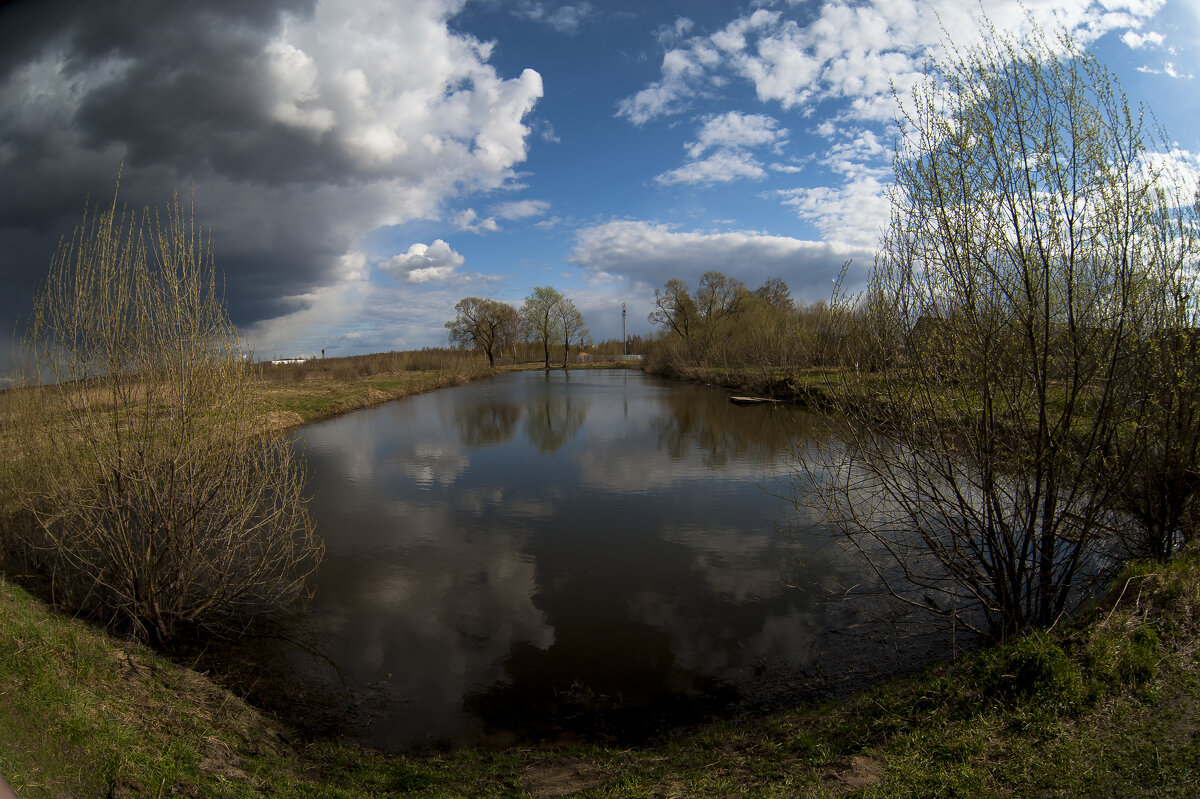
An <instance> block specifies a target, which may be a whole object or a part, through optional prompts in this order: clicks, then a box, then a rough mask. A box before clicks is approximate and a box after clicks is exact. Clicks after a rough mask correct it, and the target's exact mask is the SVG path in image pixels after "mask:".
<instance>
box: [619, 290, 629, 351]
mask: <svg viewBox="0 0 1200 799" xmlns="http://www.w3.org/2000/svg"><path fill="white" fill-rule="evenodd" d="M628 354H629V338H628V337H627V336H626V335H625V303H621V355H622V356H625V355H628Z"/></svg>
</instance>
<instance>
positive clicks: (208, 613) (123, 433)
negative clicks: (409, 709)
mask: <svg viewBox="0 0 1200 799" xmlns="http://www.w3.org/2000/svg"><path fill="white" fill-rule="evenodd" d="M26 344H27V349H26V355H27V358H28V362H27V363H28V366H27V374H26V380H27V382H28V383H29V384H30V387H29V388H27V390H24V391H22V392H20V393H19V397H20V406H21V407H20V408H19V409H18V410H17V412H16V413H17V415H18V417H19V424H18V425H17V427H18V429H19V431H20V433H21V434H22V436H23V440H24V443H25V451H24V453H23V456H22V464H21V466H20V473H21V476H22V480H21V487H20V489H19V491H18V494H19V502H20V504H21V506H22V507H23V508H24V509H25V510H26V511H27V512H28V513H29V514H30V515H31V516H32V518H33V519H34V520H35V525H34V529H33V531H32V532H30V533H29V534H28V535H26V536H25V537H24V540H23V544H24V547H25V548H26V551H27V554H28V555H29V557H31V558H32V559H33V560H34V561H35V562H36V563H37V564H38V565H40V567H41V568H42V569H44V570H46V571H48V572H49V573H50V575H51V576H52V579H53V584H54V586H55V590H56V593H57V598H59V599H60V600H65V601H67V602H69V603H73V604H75V605H76V606H77V607H79V608H82V609H84V610H85V611H88V612H92V613H95V614H97V615H103V616H105V617H106V618H107V619H108V620H109V621H111V622H113V623H115V624H117V625H120V626H127V627H128V628H129V629H131V630H132V631H133V632H134V634H136V635H138V636H140V637H144V638H147V639H150V640H152V641H155V642H160V643H161V642H165V641H168V640H170V639H172V638H174V637H176V636H177V635H179V634H180V633H182V632H183V631H184V630H185V629H189V628H190V629H192V630H197V629H198V630H203V631H207V632H209V633H217V634H224V633H231V632H235V631H238V630H240V629H242V628H244V626H245V625H246V624H248V623H249V622H250V621H251V620H253V619H255V618H258V617H261V616H263V615H264V614H272V613H276V612H280V611H284V610H286V609H288V608H289V607H291V606H292V604H293V603H294V602H295V601H296V600H298V599H300V598H302V597H304V596H305V594H306V580H307V578H308V576H309V575H310V574H311V572H312V571H313V569H314V568H315V566H316V564H317V561H318V560H319V558H320V555H321V552H322V545H321V544H320V542H319V541H318V539H317V538H316V536H315V534H314V530H313V524H312V521H311V519H310V517H309V515H308V512H307V507H306V504H305V500H304V497H303V494H302V489H303V486H304V479H305V478H304V467H303V463H302V460H301V459H300V457H299V456H297V455H296V454H295V453H294V452H293V451H292V449H291V447H290V444H289V442H288V441H287V440H285V439H283V438H263V437H258V436H256V435H254V430H255V420H254V417H253V414H252V413H251V412H250V409H249V407H248V400H249V398H250V397H249V390H250V387H251V381H252V379H253V375H252V374H251V372H250V370H249V369H247V368H246V364H245V363H244V356H243V352H242V348H241V345H240V341H239V338H238V335H237V331H236V329H235V328H234V326H233V324H232V323H231V322H230V320H229V318H228V316H227V314H226V312H225V309H224V307H223V305H222V303H221V301H220V298H219V296H218V294H217V291H216V273H215V269H214V265H213V250H212V244H211V241H210V240H207V239H205V238H204V236H203V233H202V231H201V230H200V229H199V228H198V227H197V226H196V224H195V221H194V216H193V214H192V212H191V210H190V209H187V208H184V207H183V206H182V205H181V204H180V202H179V200H178V197H176V198H175V199H174V200H173V201H172V202H171V203H170V204H169V205H168V206H167V207H166V208H165V209H164V210H163V211H162V213H161V215H160V213H159V212H154V211H150V210H149V209H147V210H145V211H143V212H142V213H141V214H134V213H131V212H129V211H128V210H126V209H125V208H123V207H121V206H119V205H118V204H117V201H116V199H115V197H114V200H113V203H112V205H111V206H110V207H109V208H107V209H102V210H96V209H92V210H89V211H87V212H85V214H84V218H83V222H82V223H81V225H80V226H79V227H78V228H76V230H75V232H74V234H73V235H72V237H71V238H70V239H68V240H64V241H63V242H62V243H61V244H60V246H59V248H58V251H57V252H56V253H55V255H54V258H53V260H52V262H51V266H50V271H49V275H48V277H47V279H46V282H45V285H44V287H43V289H42V290H41V292H40V294H39V296H38V299H37V301H36V305H35V310H34V314H33V318H32V320H31V323H30V328H29V331H28V335H27V339H26ZM37 384H40V387H38V385H37Z"/></svg>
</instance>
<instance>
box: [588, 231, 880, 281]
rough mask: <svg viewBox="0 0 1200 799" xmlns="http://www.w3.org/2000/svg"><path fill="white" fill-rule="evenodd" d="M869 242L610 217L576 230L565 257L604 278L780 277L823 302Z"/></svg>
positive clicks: (857, 275) (865, 256)
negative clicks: (697, 228) (691, 228)
mask: <svg viewBox="0 0 1200 799" xmlns="http://www.w3.org/2000/svg"><path fill="white" fill-rule="evenodd" d="M872 255H873V251H872V249H871V248H868V247H858V246H849V245H844V244H830V243H826V242H819V241H803V240H801V239H794V238H790V237H787V236H771V235H766V234H763V233H758V232H754V231H730V232H710V231H680V230H676V229H674V228H672V227H670V226H669V225H664V224H657V223H653V222H645V221H630V220H625V221H616V222H608V223H605V224H601V225H595V226H593V227H589V228H584V229H582V230H580V231H579V232H578V234H577V236H576V242H575V248H574V250H573V252H572V254H571V261H572V262H573V263H576V264H578V265H579V266H581V267H583V268H584V269H586V270H588V271H589V272H591V273H593V274H596V275H603V276H604V277H605V278H606V279H607V278H609V277H611V276H614V275H615V276H620V277H622V278H625V279H627V280H629V281H632V282H634V283H639V284H644V285H646V286H651V287H652V286H660V285H662V284H663V283H665V282H666V281H667V280H670V279H671V278H680V279H683V280H685V281H687V282H688V283H689V284H691V285H693V286H694V285H695V284H696V282H697V281H698V280H699V278H700V275H701V274H703V273H704V272H707V271H709V270H716V271H719V272H724V273H725V274H727V275H729V276H731V277H736V278H738V279H739V280H742V281H743V282H745V283H746V285H747V286H749V287H751V288H755V287H757V286H759V285H761V284H762V283H763V282H764V281H766V279H767V278H769V277H782V278H783V280H784V281H785V282H786V283H787V284H788V285H789V286H790V287H791V289H792V292H793V294H794V295H796V296H797V297H802V298H804V299H805V300H808V301H815V300H820V299H828V297H829V293H830V288H831V280H832V278H833V277H834V276H836V275H837V274H838V270H839V268H840V267H841V265H842V264H843V263H844V262H845V261H847V260H854V262H855V264H856V265H857V266H856V268H855V271H853V273H852V275H851V278H850V287H853V285H854V282H855V281H856V280H860V279H861V275H862V269H863V268H865V266H866V265H867V263H869V261H870V259H871V258H872Z"/></svg>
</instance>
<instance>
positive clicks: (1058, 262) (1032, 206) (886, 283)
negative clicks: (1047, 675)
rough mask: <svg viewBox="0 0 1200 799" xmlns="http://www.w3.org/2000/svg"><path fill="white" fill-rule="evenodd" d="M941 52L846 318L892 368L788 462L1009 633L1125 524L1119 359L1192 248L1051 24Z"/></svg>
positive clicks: (880, 541)
mask: <svg viewBox="0 0 1200 799" xmlns="http://www.w3.org/2000/svg"><path fill="white" fill-rule="evenodd" d="M951 52H952V55H951V56H950V57H949V58H948V59H947V60H946V61H944V62H941V63H938V64H934V65H932V68H931V70H930V71H929V73H928V77H927V80H926V82H925V83H924V84H923V85H922V86H921V87H919V88H918V91H917V93H916V99H915V100H914V102H913V104H912V105H911V106H909V107H906V108H904V109H903V115H902V118H901V130H902V134H903V144H902V147H901V149H900V150H899V152H898V153H897V156H896V159H895V162H894V169H895V177H896V183H895V188H894V190H893V192H892V196H891V205H892V215H891V224H890V226H889V229H888V231H887V233H886V235H885V238H884V241H883V244H882V249H881V252H880V254H879V256H878V257H877V260H876V263H875V266H874V270H873V272H872V275H871V278H870V287H871V288H870V292H871V302H870V303H869V310H870V314H871V324H870V325H866V326H865V327H864V328H863V332H864V333H865V334H869V335H872V336H875V337H876V338H877V339H878V342H877V346H875V347H873V350H874V351H876V352H878V353H881V354H882V355H881V357H883V358H884V359H885V362H884V363H882V364H881V367H882V368H881V371H880V372H879V373H878V374H875V375H870V376H867V377H865V378H860V377H859V376H858V375H857V373H849V374H848V376H847V379H846V382H845V384H844V386H843V390H842V392H841V394H840V397H839V400H838V403H837V405H838V410H839V411H840V412H841V413H842V415H843V416H844V418H845V419H846V420H847V425H848V432H847V436H846V440H845V446H844V448H842V449H839V450H837V451H836V452H835V451H831V450H828V449H827V450H825V456H824V457H822V458H809V460H808V461H806V463H805V465H804V477H805V479H806V480H811V481H813V482H814V484H815V486H816V489H817V491H816V497H817V498H818V499H819V501H820V502H821V503H822V504H823V507H824V509H825V510H826V511H827V512H828V513H830V515H831V516H832V518H833V519H834V521H835V522H836V523H837V524H838V525H839V527H840V528H841V529H842V530H843V531H844V532H845V533H846V534H847V540H849V541H850V542H852V543H853V544H854V545H855V546H856V547H857V548H858V549H859V550H860V551H861V552H862V553H864V554H865V555H867V557H868V558H869V560H870V561H871V563H872V564H873V565H874V566H875V567H876V568H877V570H878V571H879V573H880V575H881V576H882V577H884V579H885V581H886V582H887V583H888V585H889V586H890V587H891V588H892V589H893V590H894V591H895V592H896V593H897V594H898V595H902V596H904V597H906V598H907V599H909V600H910V601H911V600H915V601H916V602H917V603H919V604H925V603H926V602H928V603H929V604H931V605H933V606H935V607H939V608H941V609H943V610H946V611H948V612H953V610H952V609H954V608H958V607H962V606H963V605H969V606H971V607H974V608H977V609H978V610H979V611H981V612H982V617H983V618H984V619H985V621H986V626H987V627H988V628H989V629H990V631H991V632H992V633H993V634H995V635H998V636H1003V635H1006V634H1009V633H1011V632H1013V631H1015V630H1018V629H1020V628H1023V627H1026V626H1030V625H1049V624H1052V623H1053V622H1054V621H1055V620H1056V619H1057V618H1059V616H1060V615H1062V614H1063V613H1065V612H1067V611H1069V610H1070V609H1071V608H1072V606H1073V604H1074V602H1076V601H1077V600H1078V599H1079V598H1080V596H1081V595H1082V594H1081V592H1080V589H1081V588H1082V587H1083V586H1084V585H1085V584H1086V583H1087V581H1088V579H1089V577H1090V576H1091V575H1092V574H1093V573H1094V572H1095V571H1096V570H1097V568H1098V566H1099V561H1098V557H1099V553H1100V551H1101V550H1102V548H1103V545H1106V544H1107V543H1108V542H1109V541H1111V538H1112V534H1113V533H1114V532H1115V531H1116V529H1118V527H1119V526H1120V525H1121V524H1123V523H1125V519H1124V518H1122V517H1121V516H1120V515H1118V514H1117V513H1115V512H1114V508H1115V507H1116V506H1117V505H1118V502H1117V499H1118V496H1119V492H1120V489H1121V486H1122V484H1123V483H1124V482H1125V481H1126V480H1127V479H1128V477H1129V474H1130V470H1131V468H1132V466H1133V464H1134V462H1135V460H1134V458H1132V457H1131V456H1130V453H1132V452H1133V450H1134V447H1126V448H1124V450H1123V448H1122V446H1121V444H1122V441H1123V440H1124V439H1125V437H1126V436H1127V435H1128V434H1129V432H1130V431H1131V430H1134V429H1136V426H1137V425H1138V424H1139V423H1140V421H1141V420H1142V419H1144V418H1146V417H1145V415H1144V414H1145V410H1146V406H1147V403H1146V401H1145V400H1146V393H1145V386H1144V385H1143V384H1142V382H1141V380H1139V374H1138V370H1137V368H1136V366H1137V364H1138V362H1139V360H1140V359H1141V358H1143V357H1144V355H1145V353H1146V347H1147V345H1148V343H1152V342H1161V341H1164V340H1168V338H1169V337H1168V332H1169V331H1168V330H1167V329H1166V326H1167V325H1169V324H1171V323H1168V322H1166V321H1165V320H1166V319H1167V318H1168V317H1169V314H1165V313H1162V312H1161V310H1162V307H1163V305H1164V304H1165V303H1167V302H1169V297H1170V294H1171V292H1172V289H1173V287H1174V286H1176V285H1178V284H1179V282H1180V280H1181V273H1183V272H1184V271H1186V270H1187V269H1189V268H1194V263H1195V255H1196V245H1195V240H1194V228H1189V226H1188V224H1187V223H1186V222H1185V221H1184V220H1183V218H1182V216H1181V214H1182V211H1181V206H1180V204H1179V203H1177V202H1175V201H1174V200H1173V199H1172V198H1171V196H1170V194H1169V192H1168V193H1164V192H1163V191H1160V190H1159V186H1160V183H1159V181H1160V180H1161V178H1162V177H1164V176H1163V175H1161V174H1156V173H1155V171H1154V170H1153V168H1152V163H1153V161H1152V159H1150V158H1148V157H1147V156H1148V153H1149V146H1150V145H1151V144H1152V143H1153V144H1155V145H1158V144H1161V141H1157V140H1155V139H1154V137H1153V135H1152V133H1151V131H1150V130H1149V129H1148V128H1147V126H1146V125H1145V124H1144V123H1143V121H1142V114H1141V112H1140V111H1139V110H1138V109H1133V108H1130V107H1129V105H1128V103H1127V101H1126V99H1125V97H1124V96H1123V95H1122V94H1121V92H1120V89H1119V87H1118V86H1117V83H1116V81H1115V79H1114V78H1113V76H1112V75H1111V74H1110V73H1109V72H1108V71H1107V70H1106V69H1104V68H1103V67H1102V66H1101V65H1100V64H1099V63H1097V61H1096V60H1095V59H1094V58H1093V57H1091V56H1089V55H1087V54H1085V53H1083V52H1081V51H1080V49H1079V48H1078V47H1077V46H1076V44H1075V43H1074V42H1073V41H1071V40H1070V39H1069V38H1068V37H1066V36H1065V35H1064V36H1060V37H1058V38H1057V39H1055V40H1053V41H1050V40H1048V39H1047V38H1046V36H1045V35H1044V34H1041V33H1037V34H1034V35H1032V36H1031V37H1029V38H1028V39H1025V40H1022V41H1014V40H1011V39H1008V38H1004V37H1001V36H998V35H997V34H996V33H995V32H994V31H993V32H991V38H990V39H989V40H988V41H987V42H986V43H985V44H983V45H982V46H980V47H979V48H978V49H975V50H971V51H968V52H965V53H964V52H959V51H951ZM1192 307H1193V308H1194V305H1193V306H1192ZM895 342H900V343H901V344H902V346H901V347H896V346H894V343H895ZM901 353H902V354H903V357H901ZM1196 388H1197V387H1196V385H1195V384H1194V383H1193V384H1192V386H1191V388H1189V389H1187V390H1188V392H1190V394H1191V396H1192V397H1193V398H1194V397H1195V392H1196ZM1193 401H1194V400H1193ZM1123 452H1124V454H1123ZM906 589H915V591H916V593H915V594H913V593H909V592H908V591H907V590H906Z"/></svg>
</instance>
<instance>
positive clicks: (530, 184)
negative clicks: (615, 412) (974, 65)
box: [0, 0, 1200, 365]
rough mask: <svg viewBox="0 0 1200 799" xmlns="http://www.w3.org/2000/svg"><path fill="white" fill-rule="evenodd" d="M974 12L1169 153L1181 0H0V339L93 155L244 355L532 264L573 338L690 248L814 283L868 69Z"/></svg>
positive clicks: (1188, 139) (720, 262)
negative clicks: (201, 287) (556, 294)
mask: <svg viewBox="0 0 1200 799" xmlns="http://www.w3.org/2000/svg"><path fill="white" fill-rule="evenodd" d="M985 19H986V20H990V21H991V23H992V25H994V26H995V27H996V28H998V29H999V30H1001V31H1009V32H1013V33H1014V34H1019V33H1020V32H1021V31H1022V30H1025V29H1027V28H1028V26H1029V25H1031V24H1038V25H1040V26H1042V27H1044V28H1047V29H1056V28H1063V29H1066V30H1067V31H1069V32H1070V33H1071V34H1072V35H1073V36H1074V37H1075V38H1076V40H1077V41H1078V42H1080V43H1081V44H1082V45H1084V46H1086V47H1087V49H1088V50H1089V51H1091V52H1093V53H1095V54H1096V55H1097V57H1098V58H1099V59H1100V60H1101V61H1102V62H1103V63H1104V64H1105V65H1107V66H1108V67H1109V68H1110V69H1112V70H1113V72H1114V73H1115V74H1116V76H1117V77H1118V79H1119V81H1120V83H1121V86H1122V87H1123V88H1124V90H1125V91H1126V93H1127V94H1128V95H1129V97H1130V100H1131V101H1133V102H1134V103H1145V104H1146V105H1147V107H1148V108H1149V109H1150V110H1151V111H1152V112H1153V113H1154V115H1155V117H1156V120H1157V122H1158V123H1159V124H1161V125H1162V127H1163V129H1164V130H1165V132H1166V134H1167V137H1168V139H1169V143H1168V152H1167V154H1166V157H1167V158H1168V159H1169V160H1170V162H1171V163H1173V164H1174V165H1175V166H1176V167H1178V169H1179V170H1181V173H1182V174H1184V175H1188V176H1190V179H1195V178H1197V177H1200V125H1198V124H1197V120H1200V77H1198V76H1200V0H1101V1H1100V2H1092V1H1090V0H1050V1H1048V2H1047V1H1045V0H1025V2H1024V3H1018V2H1010V1H1009V0H985V1H984V2H982V3H979V4H971V3H966V2H961V0H928V2H914V1H913V0H854V1H851V0H824V1H822V0H755V1H752V2H741V3H738V2H710V1H707V0H655V2H645V0H566V1H565V2H564V1H563V0H256V2H253V3H246V2H242V0H196V2H178V3H174V2H172V3H164V2H152V1H151V0H144V1H142V2H138V1H137V0H111V2H106V3H91V2H83V1H82V0H77V2H66V0H27V1H26V2H16V3H6V4H4V5H3V6H0V187H2V188H0V276H2V277H3V280H4V283H5V287H6V290H5V291H2V292H0V351H6V352H7V353H11V341H9V342H7V343H6V342H5V340H4V338H3V337H4V336H8V337H9V338H11V337H13V336H16V337H19V335H20V329H21V328H20V325H21V320H22V319H24V318H27V316H28V314H29V311H30V309H31V307H32V303H33V297H34V293H35V290H36V286H37V285H38V282H39V281H40V280H42V279H43V278H44V275H45V273H46V270H47V268H48V265H49V262H50V258H51V255H52V254H53V252H54V249H55V246H56V244H57V242H58V241H59V239H60V238H61V237H62V236H65V235H69V234H70V232H71V230H72V229H73V227H74V226H75V225H76V224H78V222H79V220H80V218H81V215H82V211H83V209H84V205H85V202H86V201H87V200H88V199H89V198H91V199H92V200H95V201H107V200H109V199H111V197H112V193H113V188H114V185H115V181H116V177H117V174H118V172H119V171H120V172H121V174H122V180H121V189H120V197H121V199H122V200H123V201H124V202H127V203H129V204H130V205H131V206H133V207H141V206H144V205H162V204H163V203H164V202H166V201H167V200H169V199H170V197H171V195H172V193H173V192H175V191H179V192H180V193H181V194H183V195H185V196H188V195H190V196H192V197H193V198H194V202H195V207H196V213H197V217H198V219H199V220H200V221H201V222H202V223H203V224H205V225H206V226H208V227H209V228H210V229H211V231H212V235H213V242H214V246H215V252H216V263H217V267H218V269H220V270H221V271H222V273H223V277H224V286H225V299H226V303H227V306H228V308H229V312H230V314H231V316H232V317H233V319H234V321H235V322H236V323H237V324H238V325H239V329H240V330H241V331H242V333H243V335H244V336H245V337H246V339H247V341H248V342H249V344H250V346H251V347H252V348H253V350H254V352H255V354H256V356H257V357H286V356H303V355H311V354H315V353H318V352H320V351H321V350H324V351H325V352H326V354H327V355H329V356H335V355H352V354H358V353H366V352H380V351H387V350H401V349H414V348H420V347H427V346H445V345H446V341H447V340H446V330H445V327H444V325H445V322H446V321H448V320H450V319H452V318H453V316H454V304H455V303H456V302H457V301H458V300H459V299H461V298H463V297H466V296H479V297H490V298H494V299H499V300H503V301H507V302H510V303H512V304H514V305H518V306H519V305H520V303H521V301H522V300H523V299H524V298H525V297H526V296H528V295H529V294H530V292H531V291H532V290H533V288H534V287H536V286H545V285H550V286H553V287H555V288H557V289H558V290H559V291H561V292H562V293H564V294H565V295H566V296H568V297H570V298H571V299H572V300H573V301H574V302H575V304H576V305H577V306H578V307H579V309H580V310H581V311H582V312H583V314H584V319H585V321H586V323H587V325H588V328H589V329H590V331H591V334H592V337H593V338H594V339H595V340H597V341H598V340H603V339H608V338H618V337H619V336H620V335H621V306H622V303H624V304H626V306H627V308H628V317H627V330H628V332H629V333H630V334H647V333H649V332H651V329H652V328H651V325H650V324H649V322H648V321H647V319H646V317H647V314H648V313H649V311H650V309H651V306H652V303H653V298H654V289H655V288H656V287H661V286H662V284H663V283H664V282H665V281H667V280H669V279H671V278H681V279H683V280H685V281H687V282H688V283H689V284H690V285H693V286H694V285H695V284H696V282H697V281H698V279H699V277H700V275H701V274H702V273H704V272H705V271H708V270H711V269H715V270H718V271H721V272H724V273H726V274H727V275H730V276H732V277H736V278H738V279H740V280H742V281H743V282H744V283H745V284H746V285H747V286H748V287H749V288H756V287H757V286H759V285H761V284H762V283H763V282H764V281H765V280H766V279H767V278H769V277H781V278H783V279H784V281H785V282H786V283H787V284H788V285H789V286H790V288H791V290H792V293H793V296H794V297H795V298H796V299H797V300H799V301H803V302H813V301H817V300H821V299H828V298H829V296H830V293H831V291H832V288H833V280H834V278H835V277H836V276H837V274H838V272H839V269H840V267H841V266H842V264H843V263H845V262H846V261H850V263H851V266H850V268H849V272H848V279H847V282H848V284H849V287H850V288H854V287H855V286H857V285H861V281H862V279H863V276H864V275H865V274H866V271H867V270H868V269H869V268H870V265H871V263H872V259H873V257H874V251H875V246H876V243H877V240H878V238H879V234H880V231H881V230H882V228H883V226H884V225H885V224H886V223H887V217H888V204H887V200H886V195H885V192H886V190H887V186H888V183H889V181H890V178H891V159H892V154H893V150H894V148H895V146H896V141H897V139H896V134H897V128H896V124H895V118H896V114H897V100H896V97H897V96H899V97H900V98H903V97H904V96H905V93H906V91H907V90H908V89H909V88H910V87H911V86H912V85H913V84H914V83H915V81H916V80H917V79H918V77H919V76H920V74H921V71H922V69H923V67H924V65H925V64H926V62H927V60H928V59H930V58H937V57H938V56H939V55H941V54H942V53H944V48H945V47H946V46H947V44H948V43H949V42H953V43H954V44H956V45H958V46H960V47H970V46H972V45H973V44H975V43H977V42H978V41H979V37H980V36H981V30H982V28H983V25H984V21H985ZM893 87H895V89H896V93H895V94H894V93H893ZM122 165H123V166H122ZM7 331H12V332H11V333H9V332H7ZM0 357H3V356H2V355H0ZM0 365H3V362H2V361H0Z"/></svg>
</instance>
